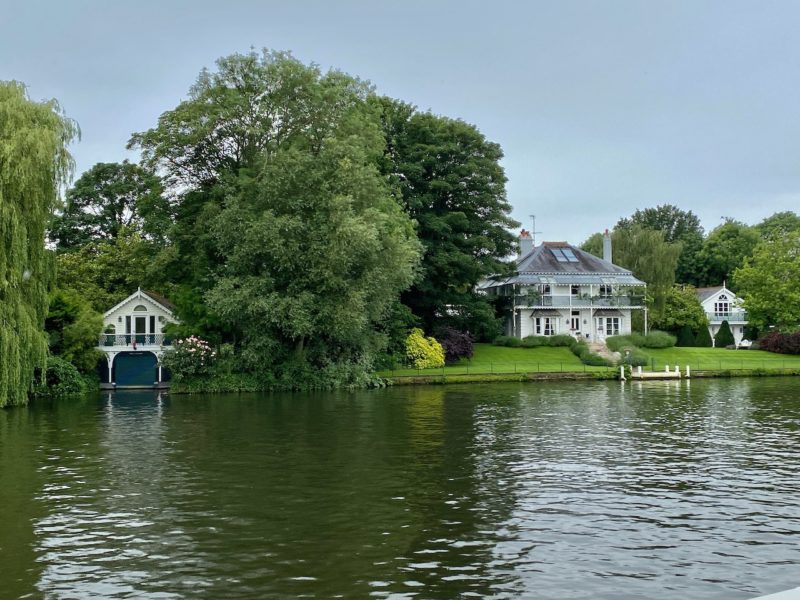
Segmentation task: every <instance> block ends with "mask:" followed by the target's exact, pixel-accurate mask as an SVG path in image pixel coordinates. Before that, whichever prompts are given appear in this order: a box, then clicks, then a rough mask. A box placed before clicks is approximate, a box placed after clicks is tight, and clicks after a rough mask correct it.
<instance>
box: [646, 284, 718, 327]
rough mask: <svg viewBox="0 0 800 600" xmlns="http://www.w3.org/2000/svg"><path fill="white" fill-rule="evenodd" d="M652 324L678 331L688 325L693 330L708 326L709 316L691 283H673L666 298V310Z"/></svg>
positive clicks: (656, 316) (655, 317)
mask: <svg viewBox="0 0 800 600" xmlns="http://www.w3.org/2000/svg"><path fill="white" fill-rule="evenodd" d="M651 325H652V326H653V328H654V329H663V330H665V331H673V332H677V331H679V330H680V329H681V328H682V327H684V326H688V327H689V328H690V329H691V330H692V331H699V330H700V328H702V327H708V317H706V313H705V311H704V310H703V305H702V304H700V300H699V298H698V297H697V292H696V290H695V288H694V287H693V286H691V285H679V284H676V285H673V286H672V287H671V288H670V289H669V291H668V292H667V294H666V296H665V300H664V311H663V313H662V314H660V315H655V316H654V317H653V319H652V322H651Z"/></svg>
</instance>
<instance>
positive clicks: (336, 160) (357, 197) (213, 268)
mask: <svg viewBox="0 0 800 600" xmlns="http://www.w3.org/2000/svg"><path fill="white" fill-rule="evenodd" d="M370 93H371V90H370V88H369V86H368V85H366V84H365V83H363V82H360V81H359V80H358V79H355V78H353V77H350V76H348V75H345V74H343V73H340V72H338V71H330V72H328V73H322V72H321V71H320V69H319V68H318V67H317V66H315V65H308V66H307V65H303V64H302V63H300V62H299V61H297V60H296V59H294V58H293V57H291V56H290V55H289V54H286V53H276V52H270V51H264V52H262V53H256V52H251V53H248V54H245V55H240V54H235V55H232V56H229V57H225V58H222V59H220V60H219V61H218V62H217V69H216V70H215V71H213V72H211V71H204V72H203V73H201V75H200V77H199V78H198V80H197V83H196V84H195V85H194V86H193V87H192V89H191V92H190V96H189V99H188V100H186V101H184V102H182V103H181V104H180V105H179V106H178V107H177V108H176V109H174V110H172V111H168V112H166V113H164V114H163V115H162V116H161V118H160V119H159V122H158V126H157V127H155V128H154V129H151V130H149V131H146V132H144V133H140V134H135V135H134V136H133V137H132V139H131V144H132V145H133V146H135V147H138V148H140V149H141V150H142V154H143V157H144V160H145V164H146V165H147V166H148V167H149V168H152V169H154V170H157V171H158V172H159V173H160V174H162V175H163V176H164V179H165V181H166V182H167V184H168V185H170V186H172V189H171V191H172V193H173V194H174V196H175V200H174V203H175V211H174V214H175V226H174V227H173V228H172V230H171V232H170V240H169V243H168V246H167V247H166V248H165V249H164V250H163V251H162V253H161V256H160V257H159V259H158V261H159V264H161V265H162V269H161V272H162V274H163V275H164V276H166V277H169V278H170V279H171V280H172V281H173V282H174V283H175V284H176V285H177V289H176V290H175V293H174V294H173V296H172V299H173V301H175V302H176V304H177V306H178V309H179V313H180V316H181V317H182V318H183V320H184V323H185V325H187V326H194V327H195V328H205V329H206V330H207V331H208V332H209V333H212V334H215V335H216V336H217V337H218V338H219V339H227V340H228V341H233V342H235V343H236V344H237V345H238V346H239V347H240V348H241V352H242V357H243V360H244V362H245V364H247V365H248V366H249V367H250V368H251V369H254V370H261V371H270V370H271V371H272V372H273V373H278V374H280V371H281V370H282V369H283V370H285V371H287V370H288V371H292V372H293V373H295V375H296V374H297V372H298V371H297V369H298V368H300V369H301V370H302V369H306V368H309V367H313V368H314V369H317V370H318V371H319V370H320V369H321V370H323V371H324V370H326V369H327V370H328V371H329V372H331V370H336V369H340V370H342V369H343V370H348V369H355V370H356V371H357V370H359V369H360V370H362V371H364V370H365V369H369V367H370V366H371V361H372V359H373V358H374V354H375V351H376V350H377V349H378V348H379V347H380V346H381V345H382V344H383V340H382V339H381V335H380V334H379V333H378V332H377V327H376V325H377V323H378V322H379V321H380V320H381V319H382V318H383V317H384V316H385V315H386V314H387V312H388V311H389V310H390V308H391V307H392V305H393V302H394V301H396V299H397V297H398V295H399V293H400V291H401V290H403V289H405V288H407V287H408V285H409V284H410V283H411V281H412V278H413V276H414V272H415V267H416V264H417V262H418V258H419V252H420V249H419V243H418V241H417V240H416V237H415V234H414V228H413V223H412V221H411V219H410V218H409V217H408V216H407V215H405V214H404V213H403V211H402V209H401V207H400V205H399V204H398V203H397V202H396V201H395V199H394V198H393V196H392V193H391V188H390V187H389V184H388V183H387V180H386V178H385V177H383V176H382V175H381V173H380V172H379V170H378V166H377V165H378V163H379V162H380V160H382V154H383V149H384V137H383V135H382V131H381V127H380V120H379V111H378V109H377V107H376V106H375V105H374V104H372V103H370V102H368V99H369V96H370ZM303 372H305V373H307V374H308V373H310V372H309V371H303ZM309 376H310V375H309Z"/></svg>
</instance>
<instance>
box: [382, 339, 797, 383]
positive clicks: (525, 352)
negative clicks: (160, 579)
mask: <svg viewBox="0 0 800 600" xmlns="http://www.w3.org/2000/svg"><path fill="white" fill-rule="evenodd" d="M644 351H645V353H646V354H647V355H648V356H649V357H650V365H648V366H647V367H644V369H645V370H646V371H650V370H653V371H663V370H664V367H665V366H666V365H670V367H671V368H672V369H674V368H675V365H678V366H680V367H681V371H684V370H685V368H686V366H687V365H688V366H689V367H691V369H692V371H693V372H694V373H695V374H696V376H698V377H732V376H739V375H744V376H763V375H793V374H795V373H797V372H800V356H791V355H786V354H774V353H772V352H764V351H761V350H726V349H723V348H664V349H649V348H648V349H645V350H644ZM617 374H618V370H617V368H614V367H612V368H609V367H591V366H587V365H584V364H583V363H581V361H580V360H579V359H578V357H576V356H575V355H574V354H572V352H570V351H569V349H568V348H550V347H537V348H507V347H503V346H493V345H491V344H475V353H474V355H473V357H472V359H470V360H462V361H460V362H459V363H456V364H453V365H447V366H445V367H442V368H440V369H407V368H401V369H389V370H384V371H381V372H379V373H378V376H379V377H383V378H386V379H389V380H390V381H391V382H392V383H394V384H414V383H451V382H452V383H457V382H461V383H466V382H475V383H479V382H480V383H491V382H494V381H533V380H540V379H610V378H615V377H616V376H617Z"/></svg>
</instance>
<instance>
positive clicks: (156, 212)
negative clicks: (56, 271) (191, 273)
mask: <svg viewBox="0 0 800 600" xmlns="http://www.w3.org/2000/svg"><path fill="white" fill-rule="evenodd" d="M169 225H170V206H169V203H168V202H167V201H166V199H165V198H164V195H163V189H162V186H161V182H160V180H159V178H158V177H156V176H155V175H153V174H152V173H150V172H148V171H147V170H145V169H143V168H142V167H140V166H139V165H135V164H131V163H129V162H128V161H124V162H122V163H97V164H96V165H94V166H93V167H92V168H91V169H89V170H88V171H86V172H85V173H84V174H83V175H81V176H80V177H79V178H78V180H77V181H76V182H75V184H74V185H73V187H72V188H71V189H70V190H69V191H68V192H67V198H66V203H65V206H64V209H63V210H62V211H61V213H60V214H59V215H58V216H57V217H56V218H55V219H54V222H53V225H52V227H51V230H50V237H51V238H52V239H53V240H54V241H55V242H56V244H57V247H58V249H59V250H74V249H77V248H80V247H81V246H85V245H86V244H89V243H91V242H96V241H101V240H115V239H116V238H117V236H119V234H120V232H121V231H122V230H123V229H128V230H136V231H138V232H140V233H141V234H142V235H143V236H145V237H147V238H149V239H154V240H163V238H164V235H165V234H166V232H167V229H168V227H169Z"/></svg>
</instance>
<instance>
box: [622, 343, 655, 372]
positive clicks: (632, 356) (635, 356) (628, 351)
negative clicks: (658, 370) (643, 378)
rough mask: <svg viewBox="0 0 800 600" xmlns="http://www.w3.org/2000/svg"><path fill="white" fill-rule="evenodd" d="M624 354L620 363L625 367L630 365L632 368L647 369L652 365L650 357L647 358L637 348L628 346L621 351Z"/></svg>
mask: <svg viewBox="0 0 800 600" xmlns="http://www.w3.org/2000/svg"><path fill="white" fill-rule="evenodd" d="M619 352H620V354H622V358H621V359H620V363H621V364H623V365H630V366H631V367H645V366H647V365H648V364H649V363H650V357H649V356H647V354H645V353H644V352H642V351H641V350H640V349H639V348H637V347H636V346H628V347H625V348H622V349H621V350H619Z"/></svg>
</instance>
